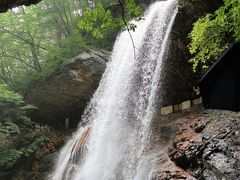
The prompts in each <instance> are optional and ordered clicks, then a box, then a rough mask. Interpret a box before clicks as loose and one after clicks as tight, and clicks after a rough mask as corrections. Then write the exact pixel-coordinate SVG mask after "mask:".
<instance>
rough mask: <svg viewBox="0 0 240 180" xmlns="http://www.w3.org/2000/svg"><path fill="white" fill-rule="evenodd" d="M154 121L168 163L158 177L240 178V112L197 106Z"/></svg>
mask: <svg viewBox="0 0 240 180" xmlns="http://www.w3.org/2000/svg"><path fill="white" fill-rule="evenodd" d="M155 123H156V124H155V125H154V127H155V129H156V131H155V133H156V134H155V135H157V134H158V144H159V145H161V144H162V146H167V147H168V148H167V149H166V150H165V153H164V154H165V156H167V158H165V159H167V160H165V163H164V164H166V163H168V164H169V166H166V167H165V168H163V169H161V171H160V172H158V174H160V175H158V176H156V177H157V178H156V179H158V180H163V179H164V180H165V179H199V180H200V179H201V180H204V179H206V180H220V179H240V114H239V113H235V112H230V111H220V110H204V109H203V108H202V107H197V108H193V109H191V110H189V111H185V112H183V113H177V114H173V115H169V116H161V117H158V119H157V121H156V122H155Z"/></svg>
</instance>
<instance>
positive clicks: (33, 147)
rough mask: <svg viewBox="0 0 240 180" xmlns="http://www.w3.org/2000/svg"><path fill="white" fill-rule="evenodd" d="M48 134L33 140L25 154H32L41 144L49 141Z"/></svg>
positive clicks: (27, 155)
mask: <svg viewBox="0 0 240 180" xmlns="http://www.w3.org/2000/svg"><path fill="white" fill-rule="evenodd" d="M48 140H49V139H48V138H47V137H46V136H41V137H39V138H37V139H35V140H34V141H33V143H31V144H30V145H29V146H28V147H27V148H26V149H25V150H24V151H23V154H24V156H26V157H29V156H32V155H33V154H34V153H35V152H36V151H37V150H38V149H39V148H40V147H41V146H43V145H44V144H45V143H46V142H48Z"/></svg>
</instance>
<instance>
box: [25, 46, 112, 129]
mask: <svg viewBox="0 0 240 180" xmlns="http://www.w3.org/2000/svg"><path fill="white" fill-rule="evenodd" d="M108 56H109V52H107V51H99V50H89V51H86V52H83V53H82V54H80V55H79V56H78V57H76V58H73V59H72V63H70V64H69V65H66V66H65V67H64V68H63V69H61V70H59V72H55V73H53V74H52V75H51V76H50V77H49V78H47V79H46V80H44V81H42V82H39V83H38V84H37V85H36V86H35V87H33V88H32V87H31V88H29V89H30V90H29V91H28V92H27V94H26V95H25V100H26V101H27V102H29V103H31V104H33V105H35V106H36V107H38V109H37V110H34V111H33V112H32V113H31V114H30V115H31V117H32V119H33V120H35V121H37V122H40V123H44V124H45V123H47V124H49V125H53V126H55V127H63V126H64V122H65V120H66V118H68V119H69V121H70V125H73V126H74V125H76V124H77V123H78V122H79V116H80V115H81V113H82V111H83V109H84V107H85V106H86V104H87V102H88V101H89V99H90V98H91V96H92V94H93V93H94V91H95V89H96V88H97V86H98V83H99V81H100V79H101V77H102V74H103V72H104V70H105V66H106V61H107V60H108Z"/></svg>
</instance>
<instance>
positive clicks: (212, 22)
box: [189, 0, 240, 71]
mask: <svg viewBox="0 0 240 180" xmlns="http://www.w3.org/2000/svg"><path fill="white" fill-rule="evenodd" d="M239 12H240V1H239V0H224V5H223V6H222V7H220V8H219V9H218V10H217V11H215V12H214V13H213V14H207V15H206V16H204V17H202V18H200V19H199V20H198V21H197V22H196V23H195V24H194V27H193V30H192V32H191V33H190V34H189V37H190V40H191V43H190V44H189V51H190V53H191V54H193V55H194V56H193V58H192V59H191V60H190V62H191V63H192V64H193V70H194V71H196V70H197V68H208V67H209V65H211V64H212V63H213V62H214V61H215V60H216V59H217V58H218V57H219V55H220V54H221V53H222V52H223V51H224V50H225V49H226V48H227V47H228V46H229V44H230V43H231V42H233V41H237V40H240V13H239Z"/></svg>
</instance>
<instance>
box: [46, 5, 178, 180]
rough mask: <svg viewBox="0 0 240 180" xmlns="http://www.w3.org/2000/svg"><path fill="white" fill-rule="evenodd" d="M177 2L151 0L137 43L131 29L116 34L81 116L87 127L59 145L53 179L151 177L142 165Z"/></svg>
mask: <svg viewBox="0 0 240 180" xmlns="http://www.w3.org/2000/svg"><path fill="white" fill-rule="evenodd" d="M177 6H178V1H177V0H168V1H160V2H156V3H154V4H153V5H151V6H150V8H149V9H148V11H147V12H146V13H145V16H144V20H141V21H140V22H133V23H135V24H136V25H137V28H136V30H135V32H131V36H132V38H133V41H134V45H133V44H132V42H131V37H130V35H129V33H128V32H127V31H124V32H122V33H121V34H120V35H119V36H118V38H117V41H116V43H115V45H114V49H113V52H112V55H111V58H110V61H109V63H108V65H107V69H106V71H105V73H104V75H103V77H102V80H101V82H100V85H99V87H98V89H97V91H96V92H95V94H94V96H93V98H92V99H91V102H90V104H89V105H88V107H87V109H86V110H85V113H84V115H83V117H82V120H83V121H84V122H86V123H87V124H88V126H87V130H86V128H85V129H84V128H83V127H79V129H78V131H77V132H76V133H75V134H74V135H73V137H72V138H71V139H70V140H69V141H68V143H67V144H66V145H65V147H64V148H63V149H62V150H61V152H60V155H59V159H58V162H57V164H56V167H55V170H54V172H53V174H52V175H51V177H50V178H51V179H53V180H62V179H64V180H65V179H66V180H145V179H149V178H148V177H150V175H149V173H150V172H149V171H146V170H144V169H142V168H143V167H146V166H141V165H140V164H143V163H142V161H143V157H144V153H145V151H147V149H148V144H149V143H148V140H149V137H150V124H151V120H152V119H153V118H154V114H155V112H156V108H157V104H159V102H160V100H159V98H158V95H159V91H161V86H160V85H159V81H160V79H161V72H162V61H163V60H164V53H165V51H166V48H167V44H168V39H169V34H170V30H171V27H172V24H173V22H174V18H175V16H176V13H177ZM134 47H135V53H134ZM86 141H87V143H86ZM83 144H84V145H83ZM140 162H141V163H140ZM149 167H151V165H149V166H148V168H149ZM143 172H145V173H143Z"/></svg>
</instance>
